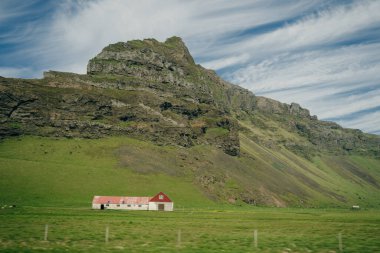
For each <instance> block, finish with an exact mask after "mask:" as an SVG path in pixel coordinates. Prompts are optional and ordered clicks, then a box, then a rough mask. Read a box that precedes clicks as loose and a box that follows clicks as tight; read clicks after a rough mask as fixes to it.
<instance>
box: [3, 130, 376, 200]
mask: <svg viewBox="0 0 380 253" xmlns="http://www.w3.org/2000/svg"><path fill="white" fill-rule="evenodd" d="M240 140H241V149H242V155H241V156H240V157H232V156H229V155H227V154H225V153H223V152H222V151H220V150H218V149H216V148H213V147H211V146H208V145H198V146H195V147H192V148H179V147H174V146H157V145H153V144H151V143H149V142H144V141H138V140H135V139H130V138H127V137H111V138H102V139H96V140H88V139H64V138H58V139H54V138H43V137H30V136H29V137H22V138H10V139H6V140H3V141H2V142H1V143H0V192H1V194H0V204H16V205H21V206H25V205H31V206H83V207H85V206H89V205H90V203H91V200H92V197H93V195H130V196H133V195H134V196H149V195H153V194H155V193H157V192H159V191H164V192H165V193H167V194H168V195H169V196H170V197H171V198H173V200H174V201H175V203H176V206H177V207H179V206H185V207H207V206H214V205H216V204H221V203H232V204H238V205H240V204H244V203H243V202H240V200H241V199H242V200H244V201H245V202H247V203H251V204H252V203H256V204H257V205H272V206H305V207H323V206H345V207H348V206H351V205H356V204H359V205H362V206H363V207H379V206H380V199H379V196H380V187H379V183H378V182H379V181H380V180H379V179H380V169H379V161H378V160H375V159H373V158H366V157H361V156H334V157H333V156H320V157H315V158H313V160H307V159H305V158H302V157H299V156H297V155H295V154H294V153H292V152H290V151H288V150H287V149H285V148H276V149H271V148H267V147H265V146H262V145H259V144H257V143H256V142H254V141H252V140H251V139H250V138H248V137H247V136H245V135H244V134H241V136H240ZM252 196H254V197H253V198H252Z"/></svg>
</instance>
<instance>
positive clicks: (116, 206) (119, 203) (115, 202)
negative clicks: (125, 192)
mask: <svg viewBox="0 0 380 253" xmlns="http://www.w3.org/2000/svg"><path fill="white" fill-rule="evenodd" d="M173 207H174V203H173V201H171V200H170V198H169V197H168V196H167V195H166V194H165V193H163V192H160V193H158V194H157V195H156V196H154V197H118V196H94V198H93V200H92V209H101V210H104V209H113V210H152V211H173Z"/></svg>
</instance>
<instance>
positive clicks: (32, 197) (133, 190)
mask: <svg viewBox="0 0 380 253" xmlns="http://www.w3.org/2000/svg"><path fill="white" fill-rule="evenodd" d="M121 145H124V146H130V147H131V146H133V147H134V148H137V149H138V148H143V150H142V151H141V155H140V156H141V157H145V158H146V159H147V160H149V161H151V162H157V163H160V161H153V160H150V159H151V157H149V151H151V150H152V149H154V147H153V145H149V144H147V143H142V142H138V141H135V140H132V139H128V138H107V139H98V140H84V139H71V140H69V139H49V138H40V137H26V138H23V139H8V140H6V141H4V142H2V143H1V144H0V192H1V195H0V203H2V204H3V203H7V204H13V203H14V204H18V205H32V206H57V205H58V206H89V205H90V203H91V201H92V197H93V196H94V195H126V196H152V195H154V194H156V193H158V192H159V191H163V192H165V193H167V194H168V195H169V196H170V197H172V198H173V199H174V200H175V202H176V205H177V206H184V205H186V203H191V205H192V206H199V205H201V206H208V205H212V204H213V202H211V201H210V200H208V199H207V198H206V197H205V196H204V195H203V193H202V192H201V191H200V190H199V189H198V188H197V187H196V186H194V184H193V183H192V181H191V180H189V179H187V178H185V177H182V178H181V180H179V179H178V178H176V177H173V176H169V175H166V174H163V173H159V172H157V173H150V174H141V173H135V172H133V171H132V170H131V169H129V168H128V167H125V166H123V167H122V166H120V165H119V162H118V159H117V152H116V149H117V148H118V147H120V146H121Z"/></svg>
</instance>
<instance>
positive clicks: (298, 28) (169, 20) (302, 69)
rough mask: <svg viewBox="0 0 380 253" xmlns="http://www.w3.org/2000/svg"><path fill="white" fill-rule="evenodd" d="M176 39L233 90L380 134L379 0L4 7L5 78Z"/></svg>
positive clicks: (80, 1) (4, 1) (79, 69)
mask: <svg viewBox="0 0 380 253" xmlns="http://www.w3.org/2000/svg"><path fill="white" fill-rule="evenodd" d="M174 35H176V36H180V37H182V39H183V40H184V41H185V43H186V45H187V46H188V47H189V50H190V52H191V54H192V55H193V57H194V59H195V61H196V62H197V63H199V64H201V65H203V66H204V67H206V68H210V69H214V70H216V71H217V73H218V74H219V75H220V76H221V77H222V78H224V79H225V80H227V81H229V82H231V83H234V84H238V85H240V86H242V87H244V88H247V89H249V90H251V91H252V92H253V93H254V94H256V95H259V96H265V97H270V98H273V99H276V100H279V101H281V102H284V103H291V102H296V103H299V104H300V105H301V106H302V107H304V108H307V109H309V110H310V112H311V114H312V115H317V116H318V118H319V119H321V120H329V121H335V122H337V123H339V124H340V125H342V126H344V127H349V128H355V129H361V130H362V131H364V132H367V133H375V134H380V0H357V1H356V0H308V1H306V0H234V1H231V0H208V1H205V0H187V1H181V0H93V1H91V0H87V1H85V0H61V1H56V0H28V1H24V0H1V1H0V75H1V76H5V77H21V78H41V77H42V73H43V71H46V70H57V71H68V72H75V73H85V72H86V65H87V62H88V60H89V59H90V58H92V57H94V56H95V55H96V54H97V53H99V52H100V51H101V49H102V48H104V47H105V46H106V45H108V44H111V43H116V42H119V41H128V40H133V39H144V38H156V39H157V40H159V41H165V39H166V38H168V37H171V36H174Z"/></svg>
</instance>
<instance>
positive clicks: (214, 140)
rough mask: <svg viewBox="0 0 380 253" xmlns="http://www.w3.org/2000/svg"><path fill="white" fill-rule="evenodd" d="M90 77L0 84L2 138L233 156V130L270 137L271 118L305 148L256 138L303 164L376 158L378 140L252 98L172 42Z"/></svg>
mask: <svg viewBox="0 0 380 253" xmlns="http://www.w3.org/2000/svg"><path fill="white" fill-rule="evenodd" d="M87 72H88V73H87V75H78V74H73V73H63V72H54V71H49V72H46V73H44V74H45V75H44V79H42V80H22V79H7V78H1V79H0V85H1V95H0V96H1V101H0V103H1V112H0V113H1V114H2V125H1V129H0V131H1V132H0V135H1V136H2V137H5V136H8V135H17V134H39V135H46V136H51V135H52V136H66V137H86V138H99V137H102V136H106V135H117V134H128V135H132V136H135V137H138V138H143V139H149V140H152V141H155V142H157V143H161V144H173V145H181V146H185V147H188V146H193V145H197V144H202V143H203V144H213V145H216V146H217V147H219V148H221V149H223V150H224V151H225V152H226V153H228V154H231V155H238V154H239V152H240V151H239V137H238V133H239V129H240V130H241V129H242V125H241V124H240V125H239V121H249V122H251V124H253V127H256V128H259V129H267V130H268V129H269V130H272V132H273V131H275V129H274V128H273V127H272V128H270V127H269V126H267V125H266V124H265V122H266V121H268V120H267V119H269V120H270V121H275V122H278V123H279V124H280V125H279V127H280V128H284V129H286V131H289V132H292V133H295V134H297V135H300V136H301V137H305V138H306V141H302V142H299V141H295V140H289V139H287V138H286V136H277V137H276V138H271V140H267V138H266V137H264V138H259V139H258V136H252V138H254V139H257V141H259V142H262V143H264V144H265V143H267V144H268V141H269V142H270V145H276V146H280V145H284V146H286V147H288V148H289V149H291V150H293V151H294V152H298V153H300V152H299V151H300V150H301V151H302V149H305V150H307V152H301V153H300V154H303V155H305V156H307V157H308V156H310V155H314V154H316V152H320V151H322V152H333V153H347V152H361V153H366V152H367V153H371V154H375V155H377V154H378V143H379V139H378V137H376V136H369V135H366V134H363V133H362V132H360V131H358V130H349V129H343V128H341V127H340V126H338V125H337V124H335V123H329V122H322V121H318V120H317V118H316V117H315V116H310V113H309V111H308V110H307V109H304V108H302V107H301V106H300V105H298V104H295V103H293V104H291V105H287V104H283V103H280V102H278V101H275V100H272V99H268V98H264V97H256V96H255V95H254V94H252V93H251V92H250V91H248V90H246V89H243V88H241V87H239V86H236V85H233V84H230V83H228V82H226V81H224V80H222V79H220V78H219V77H218V76H217V75H216V73H215V72H214V71H212V70H207V69H204V68H203V67H202V66H200V65H196V64H195V63H194V60H193V58H192V57H191V55H190V53H189V51H188V49H187V48H186V46H185V44H184V43H183V41H182V40H181V39H180V38H178V37H172V38H169V39H167V40H166V41H165V42H164V43H161V42H158V41H156V40H154V39H146V40H143V41H137V40H136V41H129V42H126V43H124V42H119V43H116V44H112V45H109V46H107V47H105V48H104V49H103V51H102V52H100V53H99V54H98V55H97V56H96V57H94V58H93V59H91V60H90V61H89V63H88V66H87ZM99 88H102V89H99ZM243 129H244V127H243ZM250 134H251V133H250ZM209 135H212V137H210V136H209ZM214 135H215V136H214ZM253 135H254V134H253Z"/></svg>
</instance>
